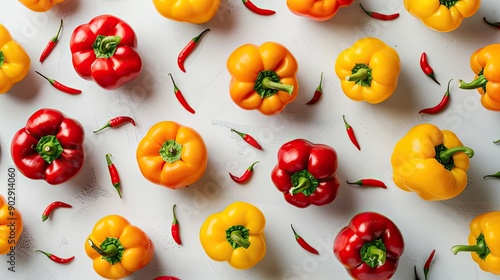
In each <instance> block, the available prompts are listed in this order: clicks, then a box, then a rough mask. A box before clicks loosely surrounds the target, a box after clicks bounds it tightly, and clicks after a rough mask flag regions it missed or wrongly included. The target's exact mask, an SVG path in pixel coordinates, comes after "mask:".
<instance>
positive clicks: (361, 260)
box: [333, 212, 404, 280]
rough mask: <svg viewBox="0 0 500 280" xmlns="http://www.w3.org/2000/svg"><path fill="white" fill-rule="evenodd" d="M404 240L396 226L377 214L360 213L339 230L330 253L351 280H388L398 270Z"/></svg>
mask: <svg viewBox="0 0 500 280" xmlns="http://www.w3.org/2000/svg"><path fill="white" fill-rule="evenodd" d="M403 252H404V239H403V235H402V233H401V231H400V230H399V228H398V227H397V226H396V224H395V223H394V222H393V221H391V220H390V219H389V218H387V217H386V216H384V215H382V214H379V213H376V212H362V213H359V214H357V215H355V216H354V217H353V218H352V219H351V221H350V223H349V224H348V225H347V226H346V227H344V228H343V229H341V230H340V232H339V233H338V234H337V236H336V237H335V239H334V242H333V253H334V254H335V257H336V258H337V260H338V261H339V262H340V263H341V264H342V265H343V266H344V267H345V269H346V271H347V272H348V273H349V275H350V276H351V277H352V278H353V279H357V280H388V279H390V278H391V277H392V276H393V275H394V273H395V272H396V270H397V267H398V262H399V258H400V257H401V255H402V254H403Z"/></svg>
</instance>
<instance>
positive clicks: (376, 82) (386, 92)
mask: <svg viewBox="0 0 500 280" xmlns="http://www.w3.org/2000/svg"><path fill="white" fill-rule="evenodd" d="M400 71H401V61H400V58H399V55H398V53H397V52H396V50H394V49H393V48H392V47H390V46H388V45H387V44H385V43H384V42H383V41H381V40H380V39H377V38H372V37H365V38H362V39H360V40H358V41H357V42H355V43H354V44H353V45H352V46H351V47H350V48H347V49H345V50H343V51H342V52H340V54H339V55H338V56H337V60H336V61H335V73H336V74H337V77H338V78H339V79H340V85H341V86H342V90H343V92H344V94H345V95H346V96H347V97H349V98H350V99H352V100H354V101H366V102H368V103H371V104H378V103H381V102H383V101H385V100H386V99H387V98H389V97H390V96H391V95H392V94H393V93H394V91H395V90H396V87H397V84H398V77H399V73H400Z"/></svg>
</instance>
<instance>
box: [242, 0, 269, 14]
mask: <svg viewBox="0 0 500 280" xmlns="http://www.w3.org/2000/svg"><path fill="white" fill-rule="evenodd" d="M242 1H243V4H245V7H247V8H248V9H249V10H250V11H252V12H254V13H256V14H258V15H261V16H270V15H274V14H275V13H276V11H273V10H269V9H262V8H259V7H257V6H255V4H254V3H253V2H252V1H250V0H242Z"/></svg>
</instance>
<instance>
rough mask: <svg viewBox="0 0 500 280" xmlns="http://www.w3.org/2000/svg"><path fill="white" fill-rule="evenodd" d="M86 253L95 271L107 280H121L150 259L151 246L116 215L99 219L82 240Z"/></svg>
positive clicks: (127, 222) (151, 243) (143, 234)
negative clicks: (85, 238)
mask: <svg viewBox="0 0 500 280" xmlns="http://www.w3.org/2000/svg"><path fill="white" fill-rule="evenodd" d="M85 252H86V253H87V255H88V256H89V257H90V258H91V259H92V260H93V266H94V270H95V271H96V272H97V274H99V275H100V276H101V277H103V278H106V279H121V278H124V277H127V276H128V275H130V274H132V273H133V272H134V271H137V270H140V269H142V268H143V267H145V266H146V265H148V263H149V262H150V261H151V260H152V259H153V253H154V245H153V242H152V241H151V239H150V238H149V237H148V236H147V234H146V233H144V231H142V230H141V229H140V228H138V227H137V226H134V225H131V224H130V223H129V221H128V220H127V219H125V218H123V217H122V216H119V215H108V216H105V217H103V218H102V219H100V220H99V221H98V222H97V223H96V224H95V226H94V228H93V229H92V232H91V233H90V235H89V236H88V238H87V240H85Z"/></svg>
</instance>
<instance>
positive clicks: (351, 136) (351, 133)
mask: <svg viewBox="0 0 500 280" xmlns="http://www.w3.org/2000/svg"><path fill="white" fill-rule="evenodd" d="M342 119H343V120H344V125H345V129H346V131H347V136H349V139H350V140H351V142H352V144H353V145H354V146H355V147H356V148H357V149H358V150H361V146H359V143H358V139H357V138H356V135H355V134H354V129H353V128H352V126H351V125H350V124H348V123H347V121H346V120H345V116H342Z"/></svg>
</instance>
